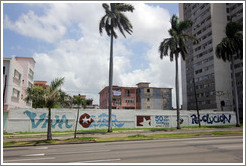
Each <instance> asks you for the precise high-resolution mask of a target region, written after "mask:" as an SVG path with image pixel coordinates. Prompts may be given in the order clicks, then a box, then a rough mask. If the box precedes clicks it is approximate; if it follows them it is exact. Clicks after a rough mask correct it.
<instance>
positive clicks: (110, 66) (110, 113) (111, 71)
mask: <svg viewBox="0 0 246 166" xmlns="http://www.w3.org/2000/svg"><path fill="white" fill-rule="evenodd" d="M113 39H114V38H113V34H111V43H110V62H109V95H108V96H109V99H108V102H109V105H108V132H112V118H111V115H112V83H113Z"/></svg>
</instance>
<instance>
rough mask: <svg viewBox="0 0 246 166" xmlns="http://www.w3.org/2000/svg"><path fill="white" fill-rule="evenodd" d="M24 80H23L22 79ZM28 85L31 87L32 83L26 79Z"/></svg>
mask: <svg viewBox="0 0 246 166" xmlns="http://www.w3.org/2000/svg"><path fill="white" fill-rule="evenodd" d="M23 81H24V80H23ZM28 87H29V88H31V87H32V83H31V82H30V81H28Z"/></svg>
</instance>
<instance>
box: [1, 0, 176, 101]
mask: <svg viewBox="0 0 246 166" xmlns="http://www.w3.org/2000/svg"><path fill="white" fill-rule="evenodd" d="M126 3H131V4H132V5H133V6H134V8H135V10H134V11H133V13H131V12H129V13H128V12H127V13H125V14H126V16H127V17H128V18H129V20H130V22H131V23H132V25H133V33H132V35H128V34H126V38H124V37H123V36H122V35H121V34H120V33H119V35H118V38H117V39H116V40H114V70H113V73H114V75H113V85H118V86H131V87H136V84H137V83H139V82H150V83H151V84H150V86H151V87H164V88H173V90H172V94H173V97H172V98H173V106H176V103H175V63H174V62H170V59H169V57H165V58H163V59H162V60H161V59H160V55H159V52H158V47H159V44H160V42H162V41H163V39H164V38H168V37H169V35H168V29H170V27H171V25H170V22H169V21H170V17H171V16H172V15H173V14H176V15H178V4H175V3H143V2H126ZM2 5H3V11H2V12H3V13H2V20H3V28H2V31H3V56H4V57H14V56H18V57H33V58H34V60H35V61H36V64H35V70H34V72H35V73H34V80H41V81H47V82H48V84H49V83H50V82H51V81H52V80H54V79H55V78H57V77H65V82H64V84H63V86H62V89H63V90H64V91H65V92H67V93H68V94H70V95H78V94H83V95H86V97H87V98H93V100H94V104H99V94H98V93H99V92H100V91H101V90H102V89H103V88H104V87H105V86H108V75H109V53H110V38H109V37H108V36H107V34H106V33H105V32H103V34H102V35H100V33H99V21H100V19H101V18H102V17H103V16H104V15H105V11H104V9H103V7H102V4H101V3H96V2H93V3H86V2H79V3H78V2H77V3H66V2H63V1H62V2H56V3H43V2H41V3H8V2H6V3H3V4H2Z"/></svg>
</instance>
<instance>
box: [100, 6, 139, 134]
mask: <svg viewBox="0 0 246 166" xmlns="http://www.w3.org/2000/svg"><path fill="white" fill-rule="evenodd" d="M102 6H103V8H104V10H105V13H106V14H105V15H104V16H103V17H102V18H101V20H100V23H99V32H100V34H102V32H103V29H105V31H106V33H107V35H108V36H110V40H111V41H110V65H109V106H108V111H109V113H108V114H109V120H108V132H112V119H111V114H112V83H113V39H114V38H115V39H116V38H117V37H118V36H117V33H116V31H115V30H116V29H118V30H119V31H120V33H121V34H122V35H123V36H124V37H126V36H125V31H126V32H127V33H128V34H130V35H131V33H132V28H133V27H132V24H131V22H130V21H129V20H128V18H127V17H126V16H125V15H124V14H123V12H129V11H130V12H133V10H134V7H133V6H132V5H130V4H125V3H110V6H109V5H108V4H106V3H103V4H102Z"/></svg>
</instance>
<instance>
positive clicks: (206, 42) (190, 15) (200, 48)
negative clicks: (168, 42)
mask: <svg viewBox="0 0 246 166" xmlns="http://www.w3.org/2000/svg"><path fill="white" fill-rule="evenodd" d="M179 13H180V16H179V17H180V19H181V20H191V21H192V22H193V25H192V27H191V28H189V29H188V31H187V32H188V33H190V34H192V35H194V36H195V37H196V38H197V39H198V40H199V43H198V44H195V45H193V43H192V42H187V46H188V51H189V53H188V56H187V58H186V61H183V60H182V61H181V71H182V90H183V91H182V95H183V108H184V109H188V110H190V109H196V98H195V90H196V96H197V102H198V107H199V109H215V110H219V111H221V110H222V111H226V110H232V109H233V93H232V90H233V88H232V79H231V66H230V65H231V64H230V62H224V61H223V60H221V59H218V58H217V57H216V55H215V50H216V46H217V45H218V44H219V43H220V42H221V40H222V39H223V38H224V37H225V36H226V35H225V27H226V24H227V23H228V22H229V21H230V19H231V18H232V20H233V21H241V22H242V17H243V4H235V3H233V4H227V3H211V4H210V3H185V4H180V5H179ZM235 66H237V69H236V70H237V74H236V75H237V84H238V85H239V86H238V91H239V98H240V96H241V99H240V101H239V102H240V105H241V109H242V99H243V98H242V93H243V92H242V86H243V85H242V79H243V78H242V77H243V75H242V71H243V63H242V60H237V61H236V63H235ZM239 73H240V74H239ZM194 87H195V88H196V89H195V88H194ZM241 112H242V110H241Z"/></svg>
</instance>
